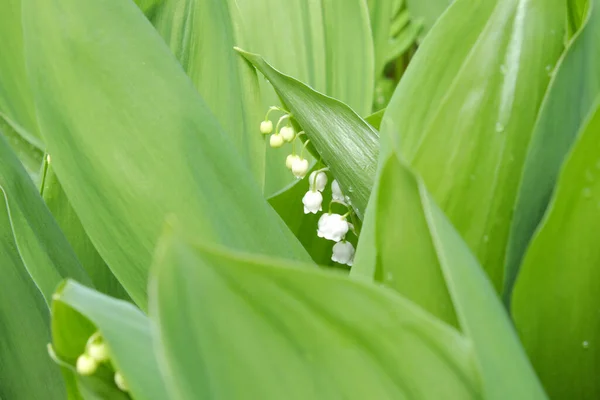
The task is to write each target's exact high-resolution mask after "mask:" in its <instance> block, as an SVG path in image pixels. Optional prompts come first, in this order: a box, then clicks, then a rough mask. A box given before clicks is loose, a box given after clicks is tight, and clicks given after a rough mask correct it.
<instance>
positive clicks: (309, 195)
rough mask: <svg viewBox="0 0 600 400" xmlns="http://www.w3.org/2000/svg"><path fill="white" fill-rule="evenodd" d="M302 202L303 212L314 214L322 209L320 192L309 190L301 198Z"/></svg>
mask: <svg viewBox="0 0 600 400" xmlns="http://www.w3.org/2000/svg"><path fill="white" fill-rule="evenodd" d="M302 204H304V214H308V213H313V214H316V213H317V212H319V211H323V206H322V204H323V195H322V194H321V192H317V191H312V190H309V191H308V192H306V194H305V195H304V197H303V198H302Z"/></svg>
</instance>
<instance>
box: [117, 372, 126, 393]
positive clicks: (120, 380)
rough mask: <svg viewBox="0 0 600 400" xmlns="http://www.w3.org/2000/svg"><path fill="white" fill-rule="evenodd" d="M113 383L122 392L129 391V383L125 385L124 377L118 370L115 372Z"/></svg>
mask: <svg viewBox="0 0 600 400" xmlns="http://www.w3.org/2000/svg"><path fill="white" fill-rule="evenodd" d="M115 385H117V387H118V388H119V389H121V390H122V391H123V392H128V391H129V385H127V382H126V381H125V378H123V375H122V374H121V373H120V372H119V371H117V372H115Z"/></svg>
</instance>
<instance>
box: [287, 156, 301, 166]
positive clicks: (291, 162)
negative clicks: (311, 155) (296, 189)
mask: <svg viewBox="0 0 600 400" xmlns="http://www.w3.org/2000/svg"><path fill="white" fill-rule="evenodd" d="M295 160H300V157H298V156H297V155H295V154H290V155H289V156H287V157H286V159H285V166H286V167H288V169H292V165H294V161H295Z"/></svg>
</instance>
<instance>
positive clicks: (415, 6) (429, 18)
mask: <svg viewBox="0 0 600 400" xmlns="http://www.w3.org/2000/svg"><path fill="white" fill-rule="evenodd" d="M453 1H454V0H406V7H407V8H408V11H409V12H410V15H411V17H412V19H413V20H414V21H419V22H421V23H422V24H423V27H424V28H425V29H424V30H423V32H422V33H423V36H425V34H426V33H427V32H428V31H429V30H430V29H431V28H432V27H433V25H434V24H435V23H436V22H437V20H438V18H439V17H440V15H442V13H443V12H444V11H445V10H446V9H447V8H448V6H449V5H450V4H452V2H453ZM456 1H457V2H458V1H460V0H456ZM485 1H487V2H488V3H493V2H492V1H489V0H485Z"/></svg>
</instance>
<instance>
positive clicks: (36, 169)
mask: <svg viewBox="0 0 600 400" xmlns="http://www.w3.org/2000/svg"><path fill="white" fill-rule="evenodd" d="M0 133H1V134H2V135H3V136H4V137H5V139H6V141H7V142H8V144H9V145H10V147H11V148H12V150H13V152H14V153H15V154H16V155H17V157H18V158H19V160H20V161H21V163H22V164H23V167H25V170H26V171H27V173H28V174H29V176H30V177H31V179H32V180H33V181H34V182H36V183H38V181H39V179H40V176H39V175H40V168H41V165H42V159H43V157H44V150H43V149H44V145H43V143H42V142H41V141H40V140H39V139H37V138H36V137H34V136H33V135H31V134H29V133H28V132H27V131H25V129H24V128H23V127H21V126H20V125H18V124H17V123H16V122H14V121H13V120H11V119H10V118H9V117H8V116H6V115H4V114H2V113H1V112H0Z"/></svg>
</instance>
